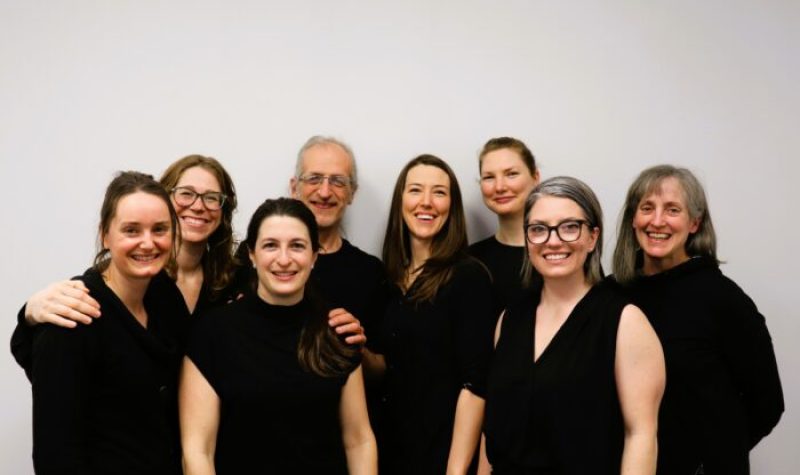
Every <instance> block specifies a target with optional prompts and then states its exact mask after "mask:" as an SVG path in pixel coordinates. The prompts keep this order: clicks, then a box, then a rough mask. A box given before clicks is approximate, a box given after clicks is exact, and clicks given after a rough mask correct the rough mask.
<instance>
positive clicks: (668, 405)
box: [628, 257, 784, 475]
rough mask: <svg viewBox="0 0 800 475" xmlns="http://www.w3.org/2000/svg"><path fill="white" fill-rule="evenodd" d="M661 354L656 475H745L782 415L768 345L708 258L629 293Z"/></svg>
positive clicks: (737, 292)
mask: <svg viewBox="0 0 800 475" xmlns="http://www.w3.org/2000/svg"><path fill="white" fill-rule="evenodd" d="M628 290H629V292H630V296H631V299H632V300H633V302H634V303H635V304H636V305H637V306H639V307H640V308H641V309H642V311H643V312H644V313H645V315H647V318H648V319H649V320H650V323H651V324H652V325H653V328H654V329H655V331H656V333H657V334H658V336H659V338H660V340H661V344H662V346H663V348H664V357H665V360H666V365H667V386H666V391H665V393H664V398H663V400H662V402H661V411H660V415H659V426H658V427H659V433H658V445H659V447H658V473H660V474H665V475H666V474H673V473H695V470H696V469H697V467H699V466H700V465H701V464H702V466H703V469H704V471H705V473H706V475H716V474H725V475H737V474H747V473H749V460H748V455H749V451H750V449H752V448H753V447H754V446H755V445H756V444H757V443H758V441H759V440H761V438H763V437H764V436H765V435H767V434H769V433H770V431H771V430H772V428H773V427H775V425H776V424H777V423H778V420H779V419H780V416H781V413H783V409H784V403H783V392H782V389H781V383H780V378H779V377H778V367H777V363H776V361H775V353H774V350H773V348H772V340H771V338H770V335H769V332H768V331H767V326H766V323H765V320H764V317H763V316H762V315H761V314H760V313H759V312H758V309H757V308H756V306H755V304H754V303H753V301H752V300H750V298H749V297H748V296H747V295H746V294H745V293H744V292H743V291H742V290H741V289H740V288H739V287H738V286H737V285H736V284H735V283H734V282H733V281H731V280H730V279H728V278H727V277H725V276H724V275H723V274H722V272H721V271H720V270H719V267H718V266H717V264H716V262H714V261H713V260H712V259H709V258H702V257H696V258H692V259H689V260H688V261H686V262H685V263H683V264H680V265H678V266H676V267H674V268H672V269H670V270H667V271H665V272H661V273H659V274H656V275H653V276H650V277H640V278H639V279H637V280H636V281H635V282H634V283H633V284H632V286H631V287H630V288H629V289H628Z"/></svg>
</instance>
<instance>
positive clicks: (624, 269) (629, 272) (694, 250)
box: [613, 165, 719, 284]
mask: <svg viewBox="0 0 800 475" xmlns="http://www.w3.org/2000/svg"><path fill="white" fill-rule="evenodd" d="M667 178H675V180H677V181H678V184H680V187H681V192H682V193H683V198H684V200H686V208H687V211H688V212H689V218H690V219H697V220H698V221H699V225H698V228H697V232H696V233H694V234H690V235H689V238H688V239H687V240H686V253H687V254H688V255H689V256H690V257H694V256H707V257H710V258H712V259H714V260H715V261H716V262H717V263H719V259H717V236H716V234H715V233H714V225H713V223H712V222H711V214H710V213H709V211H708V200H707V199H706V192H705V190H703V185H702V184H701V183H700V180H698V179H697V177H696V176H694V174H693V173H692V172H691V171H689V170H688V169H686V168H679V167H675V166H673V165H656V166H654V167H650V168H648V169H646V170H644V171H643V172H642V173H640V174H639V176H638V177H637V178H636V180H634V181H633V183H632V184H631V187H630V188H629V189H628V194H627V196H626V197H625V204H624V205H623V208H622V212H621V213H620V218H619V231H618V233H617V245H616V248H615V249H614V259H613V264H614V278H615V279H616V280H617V281H618V282H620V283H622V284H629V283H631V282H633V280H634V279H636V272H637V264H640V261H639V259H640V255H639V254H640V253H639V250H640V246H639V242H638V241H637V240H636V233H635V232H634V229H633V218H634V217H635V216H636V209H637V208H638V207H639V203H640V202H641V201H642V199H644V198H645V197H647V196H649V195H651V194H653V193H655V192H656V191H657V190H658V189H659V188H660V187H661V184H662V183H663V182H664V180H666V179H667Z"/></svg>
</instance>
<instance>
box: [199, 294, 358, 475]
mask: <svg viewBox="0 0 800 475" xmlns="http://www.w3.org/2000/svg"><path fill="white" fill-rule="evenodd" d="M315 313H319V312H318V311H315V310H314V309H313V307H312V305H311V304H310V303H309V301H308V300H304V301H302V302H301V303H299V304H297V305H293V306H277V305H270V304H268V303H266V302H265V301H263V300H262V299H261V298H259V297H258V296H257V295H254V294H248V295H247V296H245V297H243V298H242V299H241V300H238V301H236V302H233V303H231V304H230V305H227V306H224V307H220V308H217V309H214V310H212V311H211V312H209V313H207V314H203V315H201V316H200V317H199V319H198V321H197V324H196V326H195V327H194V329H193V332H192V338H191V340H190V343H189V347H188V350H187V356H188V357H189V358H191V360H192V361H193V362H194V363H195V365H196V366H197V368H198V369H199V370H200V372H201V373H202V374H203V376H205V378H206V379H207V380H208V382H209V383H210V384H211V386H212V387H213V388H214V391H215V392H216V393H217V395H218V396H219V399H220V425H219V432H218V434H217V446H216V454H215V457H216V460H215V463H216V471H217V473H218V474H220V475H224V474H243V473H309V474H311V473H315V474H316V473H319V474H322V473H324V474H337V473H342V474H346V473H347V464H346V460H345V453H344V446H343V443H342V438H341V424H340V422H339V402H340V399H341V391H342V386H343V385H344V384H345V382H346V380H347V375H343V376H339V377H331V378H325V377H322V376H319V375H317V374H315V373H312V372H309V371H306V370H304V369H303V368H302V367H301V366H300V363H299V361H298V358H297V347H298V342H299V338H300V333H301V331H302V329H303V326H304V324H305V323H306V321H307V319H309V318H327V315H315Z"/></svg>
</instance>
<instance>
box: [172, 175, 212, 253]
mask: <svg viewBox="0 0 800 475" xmlns="http://www.w3.org/2000/svg"><path fill="white" fill-rule="evenodd" d="M175 188H176V189H177V191H175V192H173V193H172V204H173V206H175V211H176V212H177V213H178V222H179V223H180V226H181V240H182V241H183V242H188V243H197V244H205V243H206V242H207V241H208V237H209V236H211V234H212V233H213V232H214V231H216V230H217V227H219V224H220V222H221V220H222V209H216V210H213V209H208V207H207V206H206V204H205V203H204V201H203V198H202V197H200V196H198V197H197V199H195V200H194V202H193V203H192V204H190V205H181V204H179V203H178V200H176V194H177V193H180V192H181V190H191V191H192V192H194V193H197V194H200V195H202V194H204V193H222V189H221V186H220V184H219V181H217V178H216V177H215V176H214V175H213V174H212V173H211V172H210V171H208V170H206V169H205V168H203V167H192V168H188V169H186V171H184V172H183V174H181V177H180V178H179V179H178V183H177V184H176V185H175Z"/></svg>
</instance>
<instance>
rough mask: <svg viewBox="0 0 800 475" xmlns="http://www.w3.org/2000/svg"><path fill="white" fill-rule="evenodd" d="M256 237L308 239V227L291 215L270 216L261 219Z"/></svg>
mask: <svg viewBox="0 0 800 475" xmlns="http://www.w3.org/2000/svg"><path fill="white" fill-rule="evenodd" d="M258 239H259V240H261V239H278V240H292V239H304V240H306V241H308V240H310V236H309V233H308V228H307V227H306V225H305V224H304V223H303V222H302V221H300V220H299V219H297V218H294V217H292V216H270V217H268V218H266V219H264V221H261V226H259V227H258Z"/></svg>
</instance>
